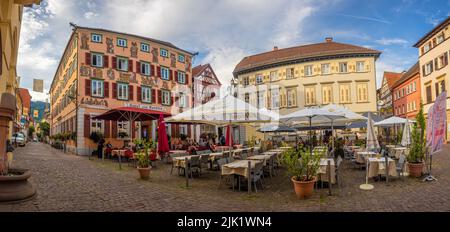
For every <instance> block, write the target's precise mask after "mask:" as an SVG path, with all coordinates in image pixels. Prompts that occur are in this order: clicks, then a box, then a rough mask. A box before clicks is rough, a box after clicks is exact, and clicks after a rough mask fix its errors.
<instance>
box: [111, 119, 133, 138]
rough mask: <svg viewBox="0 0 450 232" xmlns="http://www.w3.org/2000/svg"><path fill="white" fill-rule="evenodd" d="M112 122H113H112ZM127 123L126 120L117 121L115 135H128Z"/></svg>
mask: <svg viewBox="0 0 450 232" xmlns="http://www.w3.org/2000/svg"><path fill="white" fill-rule="evenodd" d="M113 123H114V122H113ZM129 128H130V127H129V123H128V122H127V121H122V122H117V135H119V136H120V134H123V133H125V134H126V136H125V137H128V136H130V130H129Z"/></svg>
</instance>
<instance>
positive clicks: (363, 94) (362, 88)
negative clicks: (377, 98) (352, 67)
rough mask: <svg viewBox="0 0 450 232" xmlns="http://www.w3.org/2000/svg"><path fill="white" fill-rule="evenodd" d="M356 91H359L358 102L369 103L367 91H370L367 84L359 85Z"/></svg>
mask: <svg viewBox="0 0 450 232" xmlns="http://www.w3.org/2000/svg"><path fill="white" fill-rule="evenodd" d="M356 89H357V91H358V92H357V93H358V96H357V99H358V102H368V101H369V99H368V96H367V89H368V87H367V83H364V84H357V85H356Z"/></svg>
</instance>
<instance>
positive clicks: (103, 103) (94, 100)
mask: <svg viewBox="0 0 450 232" xmlns="http://www.w3.org/2000/svg"><path fill="white" fill-rule="evenodd" d="M81 104H84V105H92V106H104V107H108V101H106V100H103V99H97V98H91V97H83V98H82V99H81Z"/></svg>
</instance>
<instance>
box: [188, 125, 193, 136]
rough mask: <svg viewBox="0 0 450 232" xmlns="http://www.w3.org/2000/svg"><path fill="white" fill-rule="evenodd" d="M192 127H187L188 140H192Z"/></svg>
mask: <svg viewBox="0 0 450 232" xmlns="http://www.w3.org/2000/svg"><path fill="white" fill-rule="evenodd" d="M191 133H192V132H191V125H187V136H188V138H191Z"/></svg>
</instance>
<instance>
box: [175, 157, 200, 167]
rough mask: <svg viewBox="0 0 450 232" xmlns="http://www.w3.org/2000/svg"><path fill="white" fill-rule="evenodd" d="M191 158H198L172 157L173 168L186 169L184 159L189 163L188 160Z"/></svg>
mask: <svg viewBox="0 0 450 232" xmlns="http://www.w3.org/2000/svg"><path fill="white" fill-rule="evenodd" d="M192 156H198V155H187V156H179V157H173V158H172V160H173V162H174V167H183V168H186V163H185V159H186V158H187V159H188V161H189V160H191V158H192Z"/></svg>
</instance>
